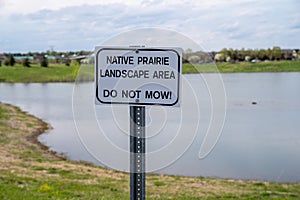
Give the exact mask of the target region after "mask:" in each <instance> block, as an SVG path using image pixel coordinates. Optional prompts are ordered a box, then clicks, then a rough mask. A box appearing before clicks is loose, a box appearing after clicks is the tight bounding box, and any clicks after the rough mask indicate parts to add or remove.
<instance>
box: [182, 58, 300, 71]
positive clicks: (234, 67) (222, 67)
mask: <svg viewBox="0 0 300 200" xmlns="http://www.w3.org/2000/svg"><path fill="white" fill-rule="evenodd" d="M216 66H217V68H216ZM199 72H202V73H209V72H210V73H214V72H221V73H238V72H247V73H250V72H300V61H272V62H259V63H251V62H237V63H225V62H222V63H216V64H211V63H210V64H196V65H195V66H193V65H192V64H184V65H183V73H186V74H190V73H199Z"/></svg>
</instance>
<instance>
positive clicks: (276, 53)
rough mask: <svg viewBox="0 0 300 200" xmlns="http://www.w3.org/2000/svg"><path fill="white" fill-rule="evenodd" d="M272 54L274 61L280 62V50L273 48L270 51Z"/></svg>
mask: <svg viewBox="0 0 300 200" xmlns="http://www.w3.org/2000/svg"><path fill="white" fill-rule="evenodd" d="M272 54H273V57H274V59H275V60H280V58H281V49H280V47H278V46H274V47H273V49H272Z"/></svg>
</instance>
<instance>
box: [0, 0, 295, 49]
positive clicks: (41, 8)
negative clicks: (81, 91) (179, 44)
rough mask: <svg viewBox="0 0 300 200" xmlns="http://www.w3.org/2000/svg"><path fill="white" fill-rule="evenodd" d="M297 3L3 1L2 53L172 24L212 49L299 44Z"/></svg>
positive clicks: (86, 42)
mask: <svg viewBox="0 0 300 200" xmlns="http://www.w3.org/2000/svg"><path fill="white" fill-rule="evenodd" d="M0 1H1V0H0ZM58 2H59V3H58ZM28 5H30V6H28ZM299 7H300V2H299V1H296V0H289V1H285V2H282V1H280V0H272V1H266V0H265V1H263V0H260V1H258V0H254V1H252V0H247V1H242V2H241V1H239V0H231V1H221V0H212V1H197V0H188V1H179V0H176V1H171V0H167V1H157V0H144V1H127V0H126V1H125V0H123V1H122V0H114V1H88V2H85V1H83V0H75V1H70V0H68V1H67V0H51V1H37V0H36V1H34V0H27V1H21V0H19V1H17V0H15V1H8V0H5V1H4V4H2V7H0V13H1V15H3V16H4V17H0V26H1V27H5V28H3V30H2V31H1V32H0V52H2V51H29V50H31V51H32V50H39V51H40V50H46V49H47V48H49V46H50V45H54V46H55V49H56V50H72V49H75V50H79V49H88V50H91V49H93V47H94V46H95V45H98V44H99V43H101V42H103V41H105V40H106V39H108V38H110V37H111V36H112V35H115V34H117V33H119V32H122V31H128V30H131V29H136V28H141V27H160V28H170V29H174V30H176V31H179V32H182V33H184V34H186V35H187V36H189V37H191V38H192V39H194V40H195V41H196V42H198V43H200V44H201V45H203V46H204V47H205V48H206V49H208V50H219V49H221V48H223V47H233V48H241V47H245V48H266V47H272V46H274V45H279V46H282V47H284V48H285V47H286V48H287V47H290V48H296V47H298V48H299V46H300V40H299V39H298V38H299V32H300V28H299V27H300V21H299V12H298V9H297V8H299ZM3 10H6V11H5V12H6V13H5V12H2V11H3Z"/></svg>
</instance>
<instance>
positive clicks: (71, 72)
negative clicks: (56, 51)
mask: <svg viewBox="0 0 300 200" xmlns="http://www.w3.org/2000/svg"><path fill="white" fill-rule="evenodd" d="M79 68H80V67H79V66H66V65H63V64H50V65H49V66H48V67H41V66H40V65H38V64H32V65H31V67H24V66H22V65H20V64H17V65H15V66H13V67H11V66H2V67H0V82H10V83H16V82H23V83H41V82H71V81H74V80H75V78H76V76H77V74H78V71H79ZM84 70H85V71H84V72H83V73H82V76H81V79H82V80H83V81H88V80H92V79H93V74H94V72H93V70H94V69H93V68H92V66H89V67H86V68H85V69H84Z"/></svg>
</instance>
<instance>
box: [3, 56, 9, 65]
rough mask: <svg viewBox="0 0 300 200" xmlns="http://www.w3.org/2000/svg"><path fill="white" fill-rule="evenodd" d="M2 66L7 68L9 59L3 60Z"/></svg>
mask: <svg viewBox="0 0 300 200" xmlns="http://www.w3.org/2000/svg"><path fill="white" fill-rule="evenodd" d="M4 65H5V66H8V65H9V58H6V59H5V60H4Z"/></svg>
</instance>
